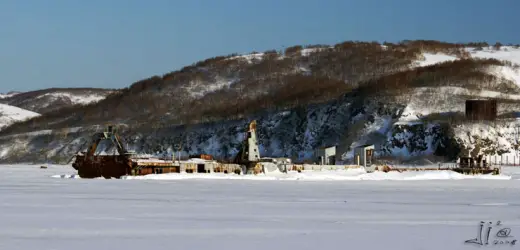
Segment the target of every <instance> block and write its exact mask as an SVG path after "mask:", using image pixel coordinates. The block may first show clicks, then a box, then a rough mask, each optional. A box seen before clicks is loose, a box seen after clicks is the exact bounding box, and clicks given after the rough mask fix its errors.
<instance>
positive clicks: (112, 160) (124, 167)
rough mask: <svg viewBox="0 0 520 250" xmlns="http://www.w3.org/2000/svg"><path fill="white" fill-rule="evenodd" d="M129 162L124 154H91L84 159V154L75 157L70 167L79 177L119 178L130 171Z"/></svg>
mask: <svg viewBox="0 0 520 250" xmlns="http://www.w3.org/2000/svg"><path fill="white" fill-rule="evenodd" d="M131 166H132V165H131V162H130V161H129V160H128V158H127V157H124V156H119V155H116V156H112V155H107V156H104V155H103V156H91V157H90V159H85V157H84V156H78V157H76V161H74V163H73V164H72V167H73V168H74V169H76V170H77V171H78V175H79V176H80V177H81V178H98V177H103V178H106V179H110V178H121V176H124V175H129V174H130V173H131V169H132V168H131Z"/></svg>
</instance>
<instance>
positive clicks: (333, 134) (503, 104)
mask: <svg viewBox="0 0 520 250" xmlns="http://www.w3.org/2000/svg"><path fill="white" fill-rule="evenodd" d="M346 46H353V45H349V44H347V45H346ZM367 46H368V45H367ZM368 47H369V46H368ZM383 48H384V49H387V48H388V49H390V47H386V46H383ZM376 52H377V53H374V54H372V53H368V52H367V53H366V55H367V56H368V58H369V59H370V60H372V59H374V58H373V57H370V56H373V55H377V56H376V57H375V58H381V56H385V57H387V58H386V59H387V60H388V61H391V60H395V58H392V56H393V55H386V54H383V53H385V52H383V51H376ZM452 52H453V51H451V52H450V51H449V50H448V51H443V50H442V49H440V50H424V51H422V52H421V53H418V54H413V53H416V52H413V53H412V52H410V53H408V54H405V56H408V57H405V58H400V59H398V60H397V61H396V63H395V64H375V65H370V63H371V61H369V59H366V58H365V57H357V55H356V56H353V54H355V53H360V54H361V55H363V56H365V52H355V53H354V52H353V53H352V54H349V53H346V52H345V51H344V50H343V51H342V50H334V47H322V48H319V49H317V48H306V49H302V50H300V51H297V53H296V52H295V53H293V54H291V55H296V56H295V57H293V58H290V60H288V61H284V60H286V59H287V58H289V57H290V56H291V55H278V58H276V60H274V61H265V60H266V58H267V57H269V56H270V55H269V53H253V54H250V55H247V54H246V55H239V56H233V57H228V58H226V59H222V60H221V61H219V60H217V59H216V60H217V63H215V64H211V63H202V64H200V65H195V66H190V67H188V68H187V69H183V71H182V72H181V73H179V74H177V75H176V74H173V73H172V74H171V75H169V76H165V77H163V78H160V77H156V78H153V79H151V80H150V81H143V82H141V83H138V84H135V85H133V86H132V87H131V88H130V91H128V93H125V94H128V96H121V97H118V98H120V99H117V100H119V101H118V102H113V103H112V105H105V106H104V107H102V109H101V108H100V109H93V110H94V111H93V112H94V113H91V114H90V117H95V118H98V119H99V120H103V121H106V119H108V118H106V117H105V118H104V119H101V117H98V116H96V115H97V113H99V112H98V111H99V110H107V111H105V112H106V113H108V114H113V115H114V116H117V115H119V114H121V112H124V111H126V112H128V114H129V115H128V116H127V115H125V116H124V118H125V121H127V120H126V119H127V118H130V117H132V115H134V114H135V113H138V112H143V111H142V110H146V112H149V113H139V115H140V116H141V117H146V118H147V119H148V120H147V121H146V122H147V123H149V124H152V122H153V119H157V117H161V118H163V117H166V118H170V117H167V115H169V114H174V115H177V114H179V112H187V111H186V110H189V112H187V113H190V114H191V113H194V117H195V119H200V120H202V118H204V116H211V115H212V114H213V113H214V112H213V110H211V109H210V108H211V107H212V106H215V105H221V106H220V107H221V108H222V109H220V110H218V111H219V112H221V111H222V110H230V109H233V111H234V109H235V108H236V107H235V106H231V107H227V106H225V105H223V104H222V103H223V102H226V101H228V100H238V98H237V96H238V97H240V98H243V99H247V98H248V97H251V96H254V98H252V101H251V100H249V101H251V102H249V103H248V102H246V101H244V103H246V105H245V106H246V108H250V107H253V106H256V105H261V104H263V102H264V100H263V99H262V98H263V96H265V95H268V94H269V91H268V90H271V91H277V90H278V89H279V86H280V84H287V82H288V80H290V79H286V78H283V77H284V76H286V75H289V74H302V75H303V74H304V73H305V75H306V76H308V75H310V76H312V75H318V76H323V75H325V76H326V77H327V78H335V77H336V78H338V77H339V78H341V79H342V80H343V79H346V80H345V82H347V83H352V82H355V81H356V80H360V79H362V80H366V79H367V75H363V74H365V72H364V70H366V65H369V66H370V67H374V68H375V69H377V70H378V71H377V72H376V73H372V72H369V75H370V77H373V78H374V79H375V80H374V81H373V82H369V84H380V83H381V82H383V83H385V84H387V83H390V86H394V85H395V86H397V87H402V86H401V85H399V84H400V83H403V82H406V83H407V84H408V85H407V86H406V87H403V88H402V89H399V91H395V92H396V93H392V94H390V95H386V96H385V95H375V94H374V93H377V92H378V91H379V90H381V88H379V87H372V86H370V87H367V89H368V91H366V92H363V93H362V94H361V95H357V94H355V93H354V92H347V93H346V94H345V95H343V96H341V97H339V98H337V97H334V99H329V102H320V103H312V105H308V103H307V102H308V100H307V99H304V100H303V101H301V100H299V102H298V103H299V104H301V103H303V104H305V105H299V106H297V107H296V108H292V107H291V108H279V107H275V108H274V109H273V110H266V111H265V112H263V111H262V112H258V113H249V114H246V115H240V116H238V115H237V116H234V117H233V119H229V118H228V119H222V120H217V121H216V122H212V123H204V124H200V125H190V126H175V125H171V124H175V123H174V122H171V123H168V122H165V123H166V125H161V126H166V127H162V128H159V127H158V126H148V127H146V126H143V128H140V130H132V129H129V130H128V131H126V132H124V137H125V138H128V145H129V147H130V149H132V150H135V151H138V152H140V153H154V154H155V153H157V152H160V151H171V149H172V147H173V145H174V144H176V143H179V142H182V144H183V145H184V146H183V147H184V148H183V151H184V152H183V153H184V154H198V153H208V154H212V155H214V156H216V157H217V158H220V157H222V158H229V157H232V156H233V155H234V154H235V153H236V148H237V147H238V146H239V145H240V142H241V138H242V136H243V134H242V133H243V128H244V127H245V126H246V124H247V123H248V122H249V121H250V120H251V119H257V120H258V126H259V141H260V149H261V154H262V155H266V156H287V157H292V158H294V159H296V160H307V159H311V158H312V155H313V151H314V149H315V148H317V147H320V146H324V145H338V146H339V150H340V151H343V152H344V154H343V155H342V158H341V159H338V160H345V161H348V160H351V159H352V157H353V154H352V149H353V148H354V147H356V146H359V145H362V144H367V143H373V144H375V145H376V149H377V152H378V153H377V155H378V156H381V157H387V156H392V157H401V158H402V159H405V160H411V159H413V158H415V157H422V156H427V157H430V156H432V155H438V154H440V155H441V156H447V155H450V154H452V153H454V154H456V153H457V150H469V151H478V150H484V151H486V152H488V153H489V154H492V155H497V157H498V155H499V154H501V155H507V154H513V153H514V151H515V147H516V144H517V143H516V142H515V140H514V137H513V136H512V135H511V134H512V131H513V130H512V128H514V127H516V126H517V125H516V123H517V122H516V118H517V117H520V115H519V114H520V81H519V80H520V69H519V67H518V66H517V65H516V64H518V63H520V49H519V48H517V47H513V46H503V47H501V48H500V49H495V48H494V47H486V48H482V49H480V48H478V49H477V48H463V50H462V52H464V53H452ZM459 52H460V51H459ZM320 53H321V54H320ZM338 54H339V56H338ZM410 54H412V56H410ZM343 55H347V56H351V57H352V58H353V59H357V60H358V61H355V63H353V64H341V63H342V62H343V61H340V60H339V59H338V58H343V57H341V56H343ZM336 56H337V57H336ZM468 58H481V59H484V58H491V59H497V60H500V61H502V60H507V61H506V62H507V63H500V62H496V61H494V62H490V63H484V62H480V61H475V62H473V61H472V60H468ZM235 59H240V60H241V61H242V62H233V60H235ZM410 59H411V60H410ZM327 60H329V61H327ZM380 61H381V60H380ZM464 61H472V62H469V63H467V64H464ZM282 62H284V63H286V64H282ZM378 62H379V61H378ZM461 62H462V63H461ZM457 63H459V64H457ZM340 64H341V66H338V65H340ZM440 64H442V65H444V66H442V65H440ZM230 65H231V66H230ZM360 65H361V66H360ZM403 65H404V66H403ZM284 67H285V68H284ZM378 67H381V68H384V69H380V68H378ZM280 69H284V70H280ZM294 69H305V70H300V71H301V72H300V71H298V70H296V71H295V70H294ZM277 70H278V71H277ZM407 72H411V73H410V74H407ZM349 73H350V74H349ZM400 73H403V74H401V75H400ZM190 74H193V75H194V77H191V75H190ZM320 74H321V75H320ZM352 74H355V75H356V77H357V78H350V79H347V78H348V77H349V76H350V75H352ZM273 76H274V77H273ZM384 77H389V78H388V80H381V79H384ZM392 77H393V78H392ZM164 79H167V80H164ZM168 79H174V80H168ZM175 79H177V80H175ZM368 79H370V78H368ZM410 79H411V80H410ZM298 80H300V78H298ZM304 80H305V79H304ZM169 81H171V82H169ZM407 81H408V82H407ZM295 82H296V83H297V84H295V85H294V86H292V87H291V88H290V91H289V92H296V93H297V94H294V96H297V97H298V94H300V93H302V92H300V88H301V87H302V82H301V81H295ZM318 83H320V82H318ZM396 83H398V84H396ZM277 84H278V85H277ZM392 84H394V85H392ZM311 86H312V87H316V89H317V91H318V90H319V87H320V86H318V85H311ZM381 86H385V85H384V84H383V85H381ZM309 91H311V92H312V89H311V90H309ZM317 91H316V92H317ZM215 93H217V94H219V95H214V94H215ZM236 93H238V94H237V95H235V94H236ZM319 93H322V92H319ZM304 94H306V93H304ZM311 94H312V96H313V97H316V98H318V97H320V95H318V94H315V93H311ZM311 94H309V95H311ZM212 95H214V96H213V97H212V98H208V96H212ZM65 97H66V98H69V99H71V98H70V96H67V95H66V94H62V93H61V92H59V91H55V92H53V93H44V94H41V95H35V96H33V99H32V100H36V101H39V104H38V105H42V106H45V102H44V101H42V99H45V98H51V99H52V100H55V99H61V98H65ZM179 97H183V98H185V99H175V98H179ZM286 97H287V98H292V97H293V96H290V95H286ZM161 98H163V99H161ZM473 98H498V99H499V107H498V112H499V116H500V117H501V121H500V122H497V123H494V124H484V125H483V124H479V123H469V122H459V121H458V119H459V118H460V117H463V114H464V109H465V107H464V104H465V100H466V99H473ZM99 99H100V98H96V97H92V98H90V100H93V101H94V102H95V101H97V100H99ZM280 99H282V98H280ZM280 99H276V100H277V101H278V100H280ZM141 100H153V101H155V102H154V103H153V104H154V105H149V104H148V102H140V103H138V104H137V103H134V101H135V102H137V101H141ZM192 100H197V102H200V104H201V105H203V106H204V107H205V108H209V109H207V110H204V111H205V113H195V112H198V111H199V110H197V109H196V108H194V107H193V105H197V104H198V103H197V102H190V101H192ZM125 101H126V103H127V105H119V104H120V103H121V102H125ZM269 101H271V100H267V101H266V103H268V102H269ZM280 101H283V100H280ZM72 102H75V103H78V102H83V100H82V99H81V98H80V99H79V100H78V99H76V100H72V101H70V103H72ZM84 102H87V101H84ZM103 103H105V102H103ZM209 103H210V104H212V105H208V104H209ZM230 103H232V104H233V105H238V104H241V103H238V102H236V103H235V102H230ZM31 104H32V103H31ZM192 104H193V105H192ZM26 105H29V103H27V104H26ZM182 105H184V106H183V107H184V108H182V109H179V110H175V109H174V108H176V107H180V106H182ZM116 106H118V109H117V110H112V109H111V108H112V107H116ZM132 106H135V107H136V108H135V109H131V108H128V107H132ZM127 108H128V109H127ZM241 108H242V107H241ZM237 109H238V108H237ZM192 110H193V111H192ZM176 111H177V112H176ZM96 112H97V113H96ZM78 113H79V112H78ZM230 113H231V115H235V114H233V113H232V112H230ZM199 116H200V117H199ZM70 117H72V118H70ZM60 118H61V117H60ZM69 118H70V120H66V119H69ZM50 119H51V121H52V122H56V123H59V122H63V124H70V123H72V125H71V126H73V127H80V126H82V128H80V129H76V130H74V132H72V131H69V130H68V129H66V128H58V129H54V130H52V129H51V128H46V127H45V124H44V125H42V126H39V128H41V131H40V130H39V129H38V131H34V132H33V133H27V132H29V131H27V130H25V131H24V130H23V129H21V130H19V131H20V132H18V131H17V130H13V131H15V132H12V133H13V134H14V133H22V134H23V136H19V135H13V134H10V135H7V136H4V137H0V147H4V148H8V149H9V152H8V153H6V154H5V155H4V157H2V160H6V161H7V160H12V161H41V159H47V158H48V159H51V158H52V159H57V160H68V159H70V156H71V155H72V154H74V153H75V152H77V151H78V150H79V149H80V146H81V145H83V143H84V142H85V141H86V140H87V139H88V137H89V136H90V135H91V133H92V132H93V131H99V129H102V128H97V130H96V128H95V127H91V126H87V125H86V124H85V121H88V120H83V119H82V118H77V117H73V115H70V116H69V117H65V116H64V117H63V119H61V120H58V119H56V120H52V119H53V118H50ZM78 120H80V121H81V124H74V122H75V121H78ZM121 120H122V119H121ZM128 120H130V121H131V119H128ZM200 120H198V121H196V122H194V123H197V122H200ZM64 121H65V122H64ZM46 124H50V122H46ZM126 124H127V125H129V124H131V122H128V123H126ZM89 125H90V124H89ZM145 125H146V124H145ZM483 126H484V127H483ZM485 126H488V127H485ZM10 129H11V128H10ZM480 130H485V131H488V132H487V133H481V132H478V131H480ZM5 131H8V130H4V132H5ZM43 131H44V132H45V133H44V132H43ZM475 131H477V132H478V133H477V132H475ZM9 133H11V131H9ZM476 137H478V138H480V139H478V140H480V141H482V145H481V146H479V148H478V149H476V150H474V146H475V140H477V139H475V138H476ZM13 139H15V140H17V143H18V144H19V145H23V146H24V147H18V146H9V145H8V144H9V143H10V142H11V141H12V140H13ZM484 142H485V143H484ZM24 148H37V149H45V150H43V151H41V152H45V153H44V155H35V154H33V153H30V152H29V151H26V152H25V151H24V150H25V149H24ZM6 152H7V151H6ZM510 159H511V158H510ZM516 160H517V161H520V159H516ZM509 161H511V160H509ZM62 162H63V161H62Z"/></svg>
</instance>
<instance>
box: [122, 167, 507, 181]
mask: <svg viewBox="0 0 520 250" xmlns="http://www.w3.org/2000/svg"><path fill="white" fill-rule="evenodd" d="M123 179H126V180H187V179H216V180H218V179H220V180H255V181H363V180H366V181H389V180H391V181H419V180H463V179H492V180H510V179H511V176H508V175H463V174H459V173H456V172H453V171H410V172H403V173H399V172H388V173H384V172H379V171H376V172H373V173H367V172H366V171H365V170H363V169H349V170H337V171H334V170H323V171H302V172H301V173H298V172H289V173H286V174H285V173H281V172H277V171H276V172H271V173H268V174H265V175H263V174H260V175H236V174H221V173H212V174H188V173H171V174H151V175H144V176H125V177H123Z"/></svg>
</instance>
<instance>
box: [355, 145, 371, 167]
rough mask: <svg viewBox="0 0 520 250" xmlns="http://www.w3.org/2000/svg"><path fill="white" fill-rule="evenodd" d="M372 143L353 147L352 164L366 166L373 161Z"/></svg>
mask: <svg viewBox="0 0 520 250" xmlns="http://www.w3.org/2000/svg"><path fill="white" fill-rule="evenodd" d="M374 151H375V147H374V145H371V144H368V145H362V146H359V147H357V148H355V149H354V164H357V165H359V166H363V167H365V168H366V167H367V166H370V165H372V164H373V163H374Z"/></svg>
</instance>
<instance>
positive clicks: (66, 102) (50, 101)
mask: <svg viewBox="0 0 520 250" xmlns="http://www.w3.org/2000/svg"><path fill="white" fill-rule="evenodd" d="M114 91H115V90H108V89H74V88H70V89H43V90H37V91H30V92H23V93H17V94H16V95H8V96H5V98H3V99H0V102H1V103H4V104H8V105H11V106H16V107H20V108H23V109H26V110H30V111H33V112H37V113H40V114H44V113H47V112H51V111H56V110H59V109H61V108H66V107H70V106H73V105H86V104H91V103H96V102H98V101H100V100H103V99H104V98H105V97H106V96H107V95H109V94H111V93H113V92H114Z"/></svg>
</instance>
